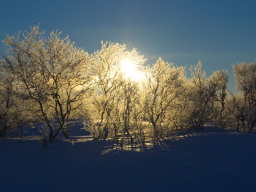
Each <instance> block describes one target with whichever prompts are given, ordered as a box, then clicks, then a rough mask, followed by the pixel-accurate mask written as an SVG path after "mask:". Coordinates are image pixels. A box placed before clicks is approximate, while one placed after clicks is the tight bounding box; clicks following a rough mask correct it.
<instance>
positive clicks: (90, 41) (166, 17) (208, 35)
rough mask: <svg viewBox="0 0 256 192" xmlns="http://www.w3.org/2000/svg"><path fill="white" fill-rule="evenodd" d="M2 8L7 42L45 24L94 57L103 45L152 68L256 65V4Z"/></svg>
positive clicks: (46, 3) (84, 1)
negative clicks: (123, 48)
mask: <svg viewBox="0 0 256 192" xmlns="http://www.w3.org/2000/svg"><path fill="white" fill-rule="evenodd" d="M0 8H1V10H0V38H1V39H3V38H4V34H5V33H9V34H15V33H16V32H17V31H18V30H27V29H28V27H29V26H33V25H35V24H38V23H40V27H41V29H45V30H46V32H50V31H52V30H56V29H58V30H60V31H63V34H64V35H69V36H70V38H71V40H72V41H75V42H76V45H77V46H79V47H82V48H84V49H85V50H86V51H88V52H90V53H91V52H93V51H95V50H97V49H99V48H100V41H101V40H103V41H112V42H119V43H125V44H126V45H128V47H129V48H132V47H135V48H137V50H138V51H139V52H141V54H143V55H145V57H146V58H148V59H149V64H150V62H151V63H152V62H154V61H155V60H156V59H157V58H158V57H162V58H163V59H164V60H167V61H169V62H174V64H176V65H182V66H185V65H187V66H190V64H193V65H195V64H197V61H198V60H199V59H200V60H202V62H203V69H204V70H205V71H206V72H207V75H210V74H211V72H212V71H215V70H222V69H224V70H228V71H229V73H230V74H231V73H232V68H231V66H232V64H236V63H238V62H241V61H245V62H256V11H255V8H256V1H255V0H72V1H71V0H69V1H68V0H41V1H37V0H1V2H0ZM231 80H232V81H233V79H232V78H231Z"/></svg>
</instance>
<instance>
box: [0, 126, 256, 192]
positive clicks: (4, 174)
mask: <svg viewBox="0 0 256 192" xmlns="http://www.w3.org/2000/svg"><path fill="white" fill-rule="evenodd" d="M77 132H79V134H81V133H84V132H80V130H79V131H77ZM255 148H256V135H255V134H246V133H236V132H230V131H221V130H218V129H205V130H198V131H193V132H191V133H189V134H184V135H180V136H179V137H178V139H177V140H176V141H170V142H166V143H165V144H163V145H162V146H158V147H153V148H148V149H145V150H144V151H143V152H137V150H136V149H135V150H134V151H133V150H131V151H125V150H111V149H112V143H111V142H108V141H95V140H91V139H90V137H89V136H88V135H84V136H81V137H79V136H78V135H73V136H72V137H71V138H70V139H68V140H64V139H61V138H59V139H57V140H56V141H55V142H54V143H53V144H49V145H48V147H47V148H44V147H43V145H42V144H41V143H40V142H38V141H36V140H33V139H31V137H27V139H26V137H25V139H23V140H20V139H0V151H1V154H2V155H1V157H0V186H1V188H0V189H1V190H0V191H3V192H9V191H26V192H29V191H33V192H35V191H38V192H40V191H47V192H48V191H74V192H77V191H88V192H91V191H92V192H93V191H130V192H131V191H132V192H136V191H157V192H168V191H170V192H171V191H172V192H173V191H174V192H175V191H179V192H180V191H181V192H183V191H184V192H185V191H186V192H187V191H191V192H193V191H195V192H200V191H207V192H211V191H214V192H216V191H218V192H220V191H232V192H234V191H255V189H256V182H255V178H256V153H255Z"/></svg>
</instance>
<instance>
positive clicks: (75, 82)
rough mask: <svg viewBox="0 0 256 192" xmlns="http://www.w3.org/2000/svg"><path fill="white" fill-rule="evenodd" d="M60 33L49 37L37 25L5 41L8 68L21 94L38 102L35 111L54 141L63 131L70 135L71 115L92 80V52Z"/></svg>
mask: <svg viewBox="0 0 256 192" xmlns="http://www.w3.org/2000/svg"><path fill="white" fill-rule="evenodd" d="M60 34H61V33H60V32H51V34H50V36H49V37H46V36H44V32H43V31H40V30H39V26H34V27H31V28H30V31H29V32H24V33H23V34H22V35H21V33H18V34H17V35H16V36H9V35H7V36H6V38H5V39H4V40H3V42H4V44H5V46H6V48H7V53H6V55H5V56H4V61H3V62H2V63H3V65H5V66H4V70H6V73H8V74H12V76H13V77H14V78H15V79H16V81H17V82H18V85H17V87H16V89H17V93H18V94H19V95H20V97H21V98H24V99H27V100H30V102H32V103H34V107H33V109H31V110H33V112H34V114H35V115H36V116H38V117H39V118H40V119H41V120H42V121H43V122H44V123H45V125H46V126H45V128H46V127H47V129H44V134H45V137H46V138H47V139H48V140H50V141H53V140H54V138H55V137H56V136H57V135H58V134H59V132H61V133H62V134H63V135H64V136H65V137H67V136H68V132H69V131H70V127H69V126H68V125H69V118H70V116H71V115H72V112H73V111H74V110H76V109H78V108H79V107H80V106H81V101H82V98H83V95H84V93H85V92H86V91H87V90H88V88H89V87H90V83H91V80H90V69H89V67H90V60H89V55H88V53H87V52H85V51H83V50H82V49H79V48H77V47H75V45H74V43H71V42H70V40H69V38H68V37H66V38H64V39H62V38H61V37H60Z"/></svg>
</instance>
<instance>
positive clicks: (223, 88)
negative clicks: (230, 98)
mask: <svg viewBox="0 0 256 192" xmlns="http://www.w3.org/2000/svg"><path fill="white" fill-rule="evenodd" d="M208 85H209V89H210V90H213V91H214V92H215V96H214V105H213V109H212V112H213V120H215V121H217V123H218V125H219V127H221V128H225V127H226V123H225V120H226V118H225V115H227V113H225V109H226V108H225V107H226V99H227V87H228V72H227V71H226V72H225V71H215V72H213V74H212V75H211V76H210V77H209V79H208Z"/></svg>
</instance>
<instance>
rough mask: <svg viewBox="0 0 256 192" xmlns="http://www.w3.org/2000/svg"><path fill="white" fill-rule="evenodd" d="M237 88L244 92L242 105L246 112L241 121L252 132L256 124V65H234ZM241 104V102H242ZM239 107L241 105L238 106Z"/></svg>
mask: <svg viewBox="0 0 256 192" xmlns="http://www.w3.org/2000/svg"><path fill="white" fill-rule="evenodd" d="M233 72H234V76H235V79H236V86H237V88H238V89H239V90H240V91H241V92H242V95H243V104H240V108H242V109H241V110H242V111H243V112H244V113H243V117H241V118H240V119H241V121H242V123H243V129H245V126H246V128H247V130H248V131H249V132H251V131H252V130H253V128H254V126H255V123H256V115H255V114H256V63H249V64H248V63H244V62H242V63H240V64H237V65H233ZM240 103H241V102H240ZM236 106H237V107H238V106H239V105H238V104H236Z"/></svg>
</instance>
